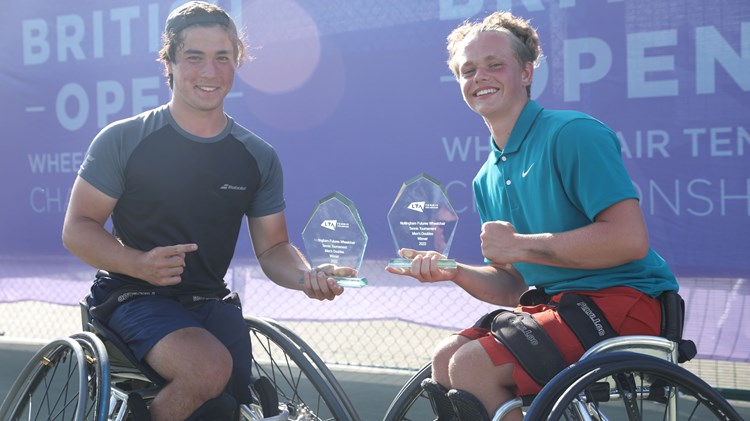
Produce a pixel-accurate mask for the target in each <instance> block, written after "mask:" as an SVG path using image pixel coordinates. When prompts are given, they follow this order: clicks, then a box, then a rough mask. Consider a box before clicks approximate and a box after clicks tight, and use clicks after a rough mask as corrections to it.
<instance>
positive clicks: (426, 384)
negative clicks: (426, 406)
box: [421, 378, 457, 421]
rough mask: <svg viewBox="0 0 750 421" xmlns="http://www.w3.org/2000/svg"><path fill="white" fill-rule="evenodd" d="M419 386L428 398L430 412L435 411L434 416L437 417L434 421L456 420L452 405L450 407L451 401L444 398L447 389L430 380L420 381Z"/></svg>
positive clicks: (446, 397)
mask: <svg viewBox="0 0 750 421" xmlns="http://www.w3.org/2000/svg"><path fill="white" fill-rule="evenodd" d="M421 386H422V390H424V391H425V392H426V393H427V396H428V397H429V398H430V404H431V405H432V410H433V411H435V415H437V420H436V421H455V420H457V418H456V413H455V412H453V405H451V401H450V400H448V396H446V394H447V393H448V389H446V388H445V387H443V385H441V384H440V383H438V382H436V381H435V380H432V379H431V378H428V379H424V380H422V383H421Z"/></svg>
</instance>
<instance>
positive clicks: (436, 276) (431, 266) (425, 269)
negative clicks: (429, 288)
mask: <svg viewBox="0 0 750 421" xmlns="http://www.w3.org/2000/svg"><path fill="white" fill-rule="evenodd" d="M398 253H399V255H401V257H403V258H405V259H412V261H411V267H410V268H392V267H386V268H385V270H386V271H388V272H390V273H393V274H395V275H409V276H412V277H414V278H416V279H417V280H418V281H419V282H438V281H450V280H453V279H454V278H455V277H456V272H457V269H441V268H439V267H438V262H439V261H440V260H441V259H445V258H446V257H445V256H443V255H442V254H440V253H438V252H436V251H417V250H413V249H401V250H399V252H398Z"/></svg>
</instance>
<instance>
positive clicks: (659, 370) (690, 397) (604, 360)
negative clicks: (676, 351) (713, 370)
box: [526, 352, 742, 421]
mask: <svg viewBox="0 0 750 421" xmlns="http://www.w3.org/2000/svg"><path fill="white" fill-rule="evenodd" d="M656 384H659V386H658V387H656V386H655V385H656ZM670 387H673V388H676V389H670ZM669 390H677V391H678V393H677V394H676V395H675V399H672V400H670V399H668V396H669V392H668V391H669ZM659 392H662V393H661V395H660V396H658V397H656V398H654V397H649V394H653V395H659ZM664 395H666V396H664ZM583 405H585V407H586V411H587V412H588V414H587V416H588V417H590V418H587V417H581V416H580V415H579V414H580V413H581V412H579V411H582V409H581V408H582V406H583ZM576 406H577V408H576ZM605 417H606V418H605ZM526 418H527V419H533V420H546V419H552V420H560V419H562V420H568V419H573V420H578V419H595V420H596V419H627V420H640V419H665V420H672V421H674V420H729V421H735V420H736V421H741V420H742V418H741V417H740V416H739V414H738V413H737V412H736V411H735V409H734V408H732V406H731V405H730V404H729V403H728V402H727V401H726V400H725V399H724V398H723V397H722V396H721V395H720V394H719V393H718V392H717V391H716V390H714V389H713V388H712V387H711V386H709V385H708V384H707V383H706V382H704V381H703V380H701V379H700V378H699V377H697V376H696V375H694V374H693V373H691V372H689V371H687V370H686V369H684V368H682V367H680V366H678V365H676V364H673V363H670V362H668V361H665V360H663V359H660V358H656V357H652V356H649V355H644V354H638V353H633V352H613V353H606V354H601V355H597V356H592V357H590V358H586V359H584V360H582V361H580V362H578V363H576V364H574V365H572V366H570V367H568V368H566V369H565V370H563V371H561V372H560V373H559V374H558V375H556V376H555V377H554V378H553V379H552V380H551V381H550V382H549V383H548V384H547V385H546V386H545V387H544V388H543V389H542V391H541V392H540V393H539V394H538V395H537V397H536V399H535V400H534V402H533V403H532V405H531V407H530V408H529V410H528V412H527V414H526Z"/></svg>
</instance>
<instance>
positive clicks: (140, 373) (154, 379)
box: [80, 295, 167, 387]
mask: <svg viewBox="0 0 750 421" xmlns="http://www.w3.org/2000/svg"><path fill="white" fill-rule="evenodd" d="M90 300H91V297H90V296H88V295H87V296H86V297H84V298H83V300H81V302H80V307H81V324H82V326H81V327H82V328H83V330H84V331H85V332H91V333H94V334H95V335H97V336H98V337H99V338H100V339H101V340H102V342H104V346H105V347H106V348H107V354H109V363H110V370H111V372H112V374H113V375H115V376H118V377H122V378H125V379H132V380H142V381H146V382H151V383H154V384H155V385H156V386H158V387H162V386H164V385H165V384H166V383H167V382H166V380H164V379H163V378H162V377H161V376H160V375H159V373H157V372H156V371H154V369H153V368H151V366H149V365H148V364H146V363H145V362H141V361H139V360H138V359H137V358H136V357H135V355H134V354H133V352H132V351H131V350H130V347H128V345H127V344H126V343H125V341H124V340H123V339H122V338H120V336H119V335H118V334H116V333H115V332H114V331H112V330H111V329H109V328H108V327H107V326H105V325H104V324H103V323H101V322H99V321H97V320H95V319H94V318H93V317H92V316H91V312H90V307H91V303H90Z"/></svg>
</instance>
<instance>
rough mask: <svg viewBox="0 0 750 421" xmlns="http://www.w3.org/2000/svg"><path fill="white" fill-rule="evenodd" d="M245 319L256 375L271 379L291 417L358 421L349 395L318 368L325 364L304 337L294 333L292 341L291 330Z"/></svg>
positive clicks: (295, 418) (259, 320)
mask: <svg viewBox="0 0 750 421" xmlns="http://www.w3.org/2000/svg"><path fill="white" fill-rule="evenodd" d="M245 321H246V324H247V328H248V333H249V334H250V340H251V342H252V353H253V376H254V377H256V378H258V377H266V378H268V379H269V380H270V381H271V383H272V384H273V385H274V388H275V389H276V393H277V395H278V399H279V403H280V404H284V405H285V406H286V409H287V410H288V411H289V419H294V420H338V421H347V420H352V421H358V420H359V417H358V415H357V413H356V411H354V409H353V407H351V403H349V400H348V398H347V397H346V394H344V393H343V390H342V389H340V386H338V389H337V387H334V386H332V384H331V381H330V378H327V376H326V375H324V374H322V373H321V371H320V368H319V367H321V366H322V367H325V365H324V364H322V362H321V361H320V359H319V357H318V356H317V355H316V354H315V353H314V352H313V351H312V349H310V348H309V347H307V345H306V344H304V342H303V341H302V340H301V339H299V338H298V337H296V335H293V336H294V337H295V340H294V341H293V340H292V339H290V337H289V336H288V334H291V332H288V331H287V333H286V334H285V333H284V332H282V331H281V330H279V329H278V328H277V327H274V325H272V324H271V323H269V322H268V321H266V320H262V319H259V318H255V317H246V318H245ZM274 323H275V322H274ZM318 363H319V364H321V365H317V364H318ZM316 366H317V367H318V368H316ZM329 375H330V376H331V378H333V377H332V374H330V373H329ZM334 380H335V379H334ZM336 385H338V383H336Z"/></svg>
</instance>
